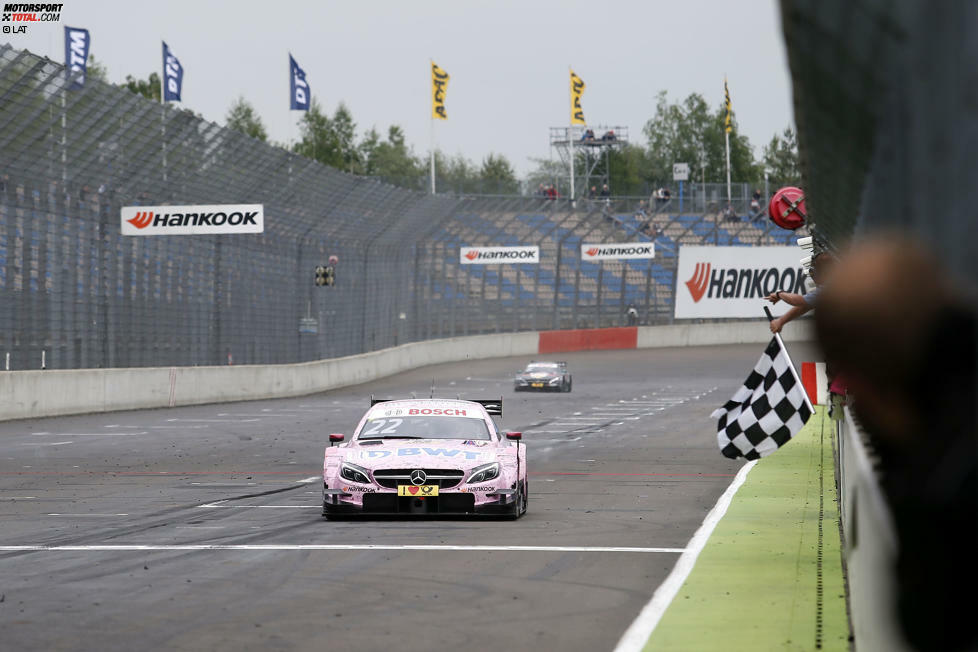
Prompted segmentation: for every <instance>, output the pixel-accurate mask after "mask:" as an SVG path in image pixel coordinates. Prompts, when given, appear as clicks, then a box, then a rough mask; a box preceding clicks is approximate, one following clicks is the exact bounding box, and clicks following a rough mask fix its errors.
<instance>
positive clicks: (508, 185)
mask: <svg viewBox="0 0 978 652" xmlns="http://www.w3.org/2000/svg"><path fill="white" fill-rule="evenodd" d="M479 176H481V177H482V183H483V185H484V189H483V192H484V193H487V194H495V195H511V194H516V193H518V192H519V182H518V181H517V180H516V173H515V172H513V166H512V165H510V163H509V161H508V160H507V159H506V157H505V156H502V155H497V154H492V153H490V154H489V155H488V156H486V157H485V158H484V159H482V169H481V170H480V171H479Z"/></svg>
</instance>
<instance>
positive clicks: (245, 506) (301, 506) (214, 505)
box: [200, 503, 322, 509]
mask: <svg viewBox="0 0 978 652" xmlns="http://www.w3.org/2000/svg"><path fill="white" fill-rule="evenodd" d="M200 507H211V508H216V507H223V508H225V509H232V508H233V509H322V506H321V505H217V504H215V503H208V504H207V505H200Z"/></svg>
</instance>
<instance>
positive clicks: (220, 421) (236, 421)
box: [167, 419, 261, 423]
mask: <svg viewBox="0 0 978 652" xmlns="http://www.w3.org/2000/svg"><path fill="white" fill-rule="evenodd" d="M167 421H169V422H171V423H173V422H177V421H178V422H180V423H252V422H254V421H261V419H167Z"/></svg>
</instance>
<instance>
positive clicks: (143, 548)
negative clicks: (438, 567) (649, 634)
mask: <svg viewBox="0 0 978 652" xmlns="http://www.w3.org/2000/svg"><path fill="white" fill-rule="evenodd" d="M221 550H228V551H236V550H249V551H255V550H269V551H284V550H420V551H450V550H457V551H463V552H468V551H472V552H631V553H635V552H637V553H655V552H665V553H673V554H682V553H683V552H685V549H684V548H629V547H624V546H449V545H431V546H426V545H382V544H378V545H374V544H362V545H344V544H295V545H289V544H242V545H233V544H227V545H224V544H188V545H180V544H175V545H124V544H120V545H104V546H103V545H92V546H0V552H169V551H175V552H179V551H221Z"/></svg>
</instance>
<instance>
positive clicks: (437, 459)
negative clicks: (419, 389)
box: [343, 439, 500, 471]
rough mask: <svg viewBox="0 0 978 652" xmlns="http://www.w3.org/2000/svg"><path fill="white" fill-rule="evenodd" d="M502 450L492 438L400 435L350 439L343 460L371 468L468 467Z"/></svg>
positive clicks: (486, 461) (492, 458) (492, 456)
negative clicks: (370, 441) (381, 439)
mask: <svg viewBox="0 0 978 652" xmlns="http://www.w3.org/2000/svg"><path fill="white" fill-rule="evenodd" d="M499 453H500V447H499V445H498V444H497V443H496V442H492V441H471V440H462V439H410V440H403V439H401V440H393V441H390V442H383V443H379V444H367V445H365V446H364V445H360V444H357V443H356V442H351V443H350V445H349V446H347V447H346V450H345V451H344V453H343V460H344V461H346V462H351V463H353V464H357V465H359V466H362V467H365V468H368V469H371V470H378V469H405V468H443V469H461V470H463V471H465V470H468V469H471V468H474V467H476V466H479V465H481V464H486V463H488V462H495V461H496V459H497V458H498V457H499Z"/></svg>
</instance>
